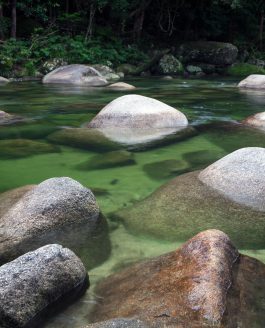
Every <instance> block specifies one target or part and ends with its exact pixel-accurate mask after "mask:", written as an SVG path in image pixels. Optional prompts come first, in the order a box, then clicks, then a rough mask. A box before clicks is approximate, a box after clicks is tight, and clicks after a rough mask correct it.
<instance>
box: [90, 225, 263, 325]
mask: <svg viewBox="0 0 265 328" xmlns="http://www.w3.org/2000/svg"><path fill="white" fill-rule="evenodd" d="M246 261H248V262H249V263H250V264H251V265H252V267H251V265H249V267H248V268H249V271H250V272H249V273H248V276H249V277H251V274H250V273H252V274H253V279H251V278H250V279H247V278H248V277H247V276H245V264H244V262H246ZM256 271H257V272H258V274H256ZM257 286H259V288H260V292H259V295H258V297H257V299H256V302H255V305H256V306H255V307H254V306H253V304H252V303H251V302H249V301H247V302H245V300H246V299H247V297H244V291H246V290H249V291H250V292H253V291H254V290H255V288H256V287H257ZM230 290H232V291H234V292H232V293H231V294H230V293H229V292H230ZM235 291H237V293H235ZM264 292H265V265H264V264H263V263H261V262H259V261H257V260H254V259H251V258H248V257H245V256H243V255H239V253H238V251H237V249H236V248H235V247H234V246H233V244H232V242H231V241H230V239H229V237H228V236H227V235H226V234H225V233H223V232H221V231H219V230H207V231H203V232H201V233H199V234H198V235H196V236H195V237H193V238H192V239H190V240H188V241H187V242H186V243H185V244H184V245H183V246H182V247H180V248H179V249H177V250H176V251H174V252H171V253H168V254H165V255H162V256H160V257H157V258H154V259H151V260H147V261H145V262H141V263H139V264H136V265H133V266H131V267H128V268H127V269H125V270H123V271H121V272H118V273H116V274H114V275H112V276H110V277H108V278H106V279H105V280H103V281H102V282H100V283H99V285H98V287H97V289H96V294H97V296H99V297H100V300H99V304H98V305H97V306H96V308H95V309H94V311H93V313H92V319H93V320H96V319H97V318H101V319H103V320H107V319H110V318H117V317H118V318H119V317H135V318H138V319H139V320H143V321H145V322H147V323H148V324H150V326H151V327H189V328H193V327H196V328H199V327H209V328H210V327H211V328H212V327H230V328H231V327H232V326H225V325H223V322H224V320H227V319H228V320H231V317H232V316H233V318H235V319H236V320H235V322H234V326H240V327H246V328H247V327H249V326H247V325H246V324H244V323H243V326H241V325H238V323H239V322H240V323H242V319H241V318H238V317H237V316H236V315H235V313H234V312H233V311H231V308H232V309H233V310H234V305H235V304H237V309H236V312H237V313H239V312H241V311H242V310H244V311H245V316H246V317H248V316H249V317H251V318H252V319H254V320H253V322H255V321H256V322H259V323H260V324H261V323H262V321H261V315H260V314H261V312H262V310H264V308H265V305H264V302H263V296H264ZM262 294H263V296H262ZM228 306H229V307H228ZM242 312H243V311H242ZM238 319H239V322H238ZM234 326H233V327H234ZM256 327H262V326H256Z"/></svg>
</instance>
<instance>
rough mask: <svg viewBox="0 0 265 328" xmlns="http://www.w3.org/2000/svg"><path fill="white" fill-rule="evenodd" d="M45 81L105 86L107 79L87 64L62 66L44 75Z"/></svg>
mask: <svg viewBox="0 0 265 328" xmlns="http://www.w3.org/2000/svg"><path fill="white" fill-rule="evenodd" d="M42 82H43V83H59V84H61V83H62V84H75V85H87V86H91V87H96V86H103V85H106V84H107V80H106V79H105V78H104V77H103V76H102V75H101V74H100V73H99V72H98V71H97V70H96V69H94V68H93V67H90V66H86V65H78V64H73V65H67V66H61V67H58V68H57V69H55V70H54V71H52V72H50V73H48V74H47V75H45V76H44V78H43V80H42Z"/></svg>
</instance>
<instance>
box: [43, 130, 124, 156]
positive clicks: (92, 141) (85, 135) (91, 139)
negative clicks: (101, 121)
mask: <svg viewBox="0 0 265 328" xmlns="http://www.w3.org/2000/svg"><path fill="white" fill-rule="evenodd" d="M48 140H49V141H51V142H53V143H56V144H59V145H65V146H71V147H77V148H82V149H88V150H93V151H97V152H101V151H105V150H115V149H118V148H120V147H119V145H118V144H117V143H116V142H114V141H112V140H110V139H109V138H107V137H106V136H105V135H104V134H103V133H102V132H101V131H99V130H97V129H87V128H67V129H62V130H60V131H57V132H55V133H53V134H51V135H49V136H48Z"/></svg>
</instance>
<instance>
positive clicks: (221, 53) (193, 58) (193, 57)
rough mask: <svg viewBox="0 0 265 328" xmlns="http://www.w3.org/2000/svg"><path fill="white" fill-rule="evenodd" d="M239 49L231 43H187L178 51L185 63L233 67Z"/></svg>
mask: <svg viewBox="0 0 265 328" xmlns="http://www.w3.org/2000/svg"><path fill="white" fill-rule="evenodd" d="M237 54H238V49H237V47H236V46H234V45H233V44H231V43H224V42H214V41H196V42H187V43H184V44H182V45H181V46H180V48H179V49H178V55H179V56H180V57H179V58H180V59H181V60H182V61H183V62H184V63H206V64H213V65H218V66H227V65H231V64H233V63H234V62H235V61H236V58H237Z"/></svg>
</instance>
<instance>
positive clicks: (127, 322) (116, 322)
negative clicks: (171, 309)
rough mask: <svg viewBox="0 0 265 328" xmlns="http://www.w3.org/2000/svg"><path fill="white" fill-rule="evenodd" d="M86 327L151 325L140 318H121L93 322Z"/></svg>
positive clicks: (108, 327) (128, 327)
mask: <svg viewBox="0 0 265 328" xmlns="http://www.w3.org/2000/svg"><path fill="white" fill-rule="evenodd" d="M85 328H149V326H148V325H147V324H145V323H144V322H142V321H140V320H138V319H128V318H119V319H112V320H108V321H104V322H102V321H101V322H96V323H92V324H90V325H88V326H86V327H85Z"/></svg>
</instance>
